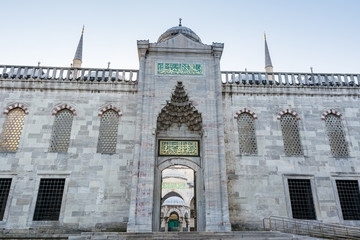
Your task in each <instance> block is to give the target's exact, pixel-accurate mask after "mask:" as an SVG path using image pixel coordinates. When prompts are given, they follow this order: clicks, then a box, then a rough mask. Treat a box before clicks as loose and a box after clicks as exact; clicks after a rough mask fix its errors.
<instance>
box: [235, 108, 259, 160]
mask: <svg viewBox="0 0 360 240" xmlns="http://www.w3.org/2000/svg"><path fill="white" fill-rule="evenodd" d="M237 119H238V120H237V122H238V131H239V144H240V153H241V154H257V144H256V135H255V119H254V117H253V116H252V115H251V114H249V113H241V114H239V115H238V117H237Z"/></svg>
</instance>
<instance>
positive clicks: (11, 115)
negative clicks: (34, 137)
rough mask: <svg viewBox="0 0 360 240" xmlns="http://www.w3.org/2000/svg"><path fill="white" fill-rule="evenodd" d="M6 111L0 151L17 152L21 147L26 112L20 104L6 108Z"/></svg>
mask: <svg viewBox="0 0 360 240" xmlns="http://www.w3.org/2000/svg"><path fill="white" fill-rule="evenodd" d="M6 110H7V112H6V113H5V112H4V113H5V114H6V115H7V119H6V122H5V123H4V127H3V132H2V135H1V139H0V151H1V152H16V151H17V149H18V147H19V142H20V137H21V133H22V130H23V126H24V121H25V115H26V112H25V111H26V110H24V106H23V105H20V104H14V105H13V106H11V108H9V109H8V108H6Z"/></svg>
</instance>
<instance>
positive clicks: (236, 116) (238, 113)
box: [234, 108, 258, 119]
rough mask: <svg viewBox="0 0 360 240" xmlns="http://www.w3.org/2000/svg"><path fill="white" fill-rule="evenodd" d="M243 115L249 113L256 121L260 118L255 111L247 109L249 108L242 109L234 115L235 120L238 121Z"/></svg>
mask: <svg viewBox="0 0 360 240" xmlns="http://www.w3.org/2000/svg"><path fill="white" fill-rule="evenodd" d="M242 113H248V114H250V115H252V116H253V117H254V119H257V118H258V117H257V115H256V113H255V112H254V111H251V110H250V109H247V108H243V109H240V110H239V111H238V112H236V113H234V119H238V117H239V115H240V114H242Z"/></svg>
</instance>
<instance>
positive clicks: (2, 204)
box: [0, 178, 12, 221]
mask: <svg viewBox="0 0 360 240" xmlns="http://www.w3.org/2000/svg"><path fill="white" fill-rule="evenodd" d="M11 180H12V179H11V178H0V221H2V220H3V218H4V213H5V208H6V203H7V200H8V196H9V192H10V186H11Z"/></svg>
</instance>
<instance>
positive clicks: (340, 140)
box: [325, 114, 349, 157]
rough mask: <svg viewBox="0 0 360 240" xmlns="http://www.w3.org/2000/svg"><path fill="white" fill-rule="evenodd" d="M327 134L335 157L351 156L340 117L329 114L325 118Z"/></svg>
mask: <svg viewBox="0 0 360 240" xmlns="http://www.w3.org/2000/svg"><path fill="white" fill-rule="evenodd" d="M325 124H326V129H327V134H328V137H329V142H330V148H331V153H332V155H333V156H335V157H347V156H349V151H348V145H347V142H346V140H345V133H344V129H343V126H342V124H341V119H340V117H338V116H336V115H335V114H329V115H327V116H326V117H325Z"/></svg>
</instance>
